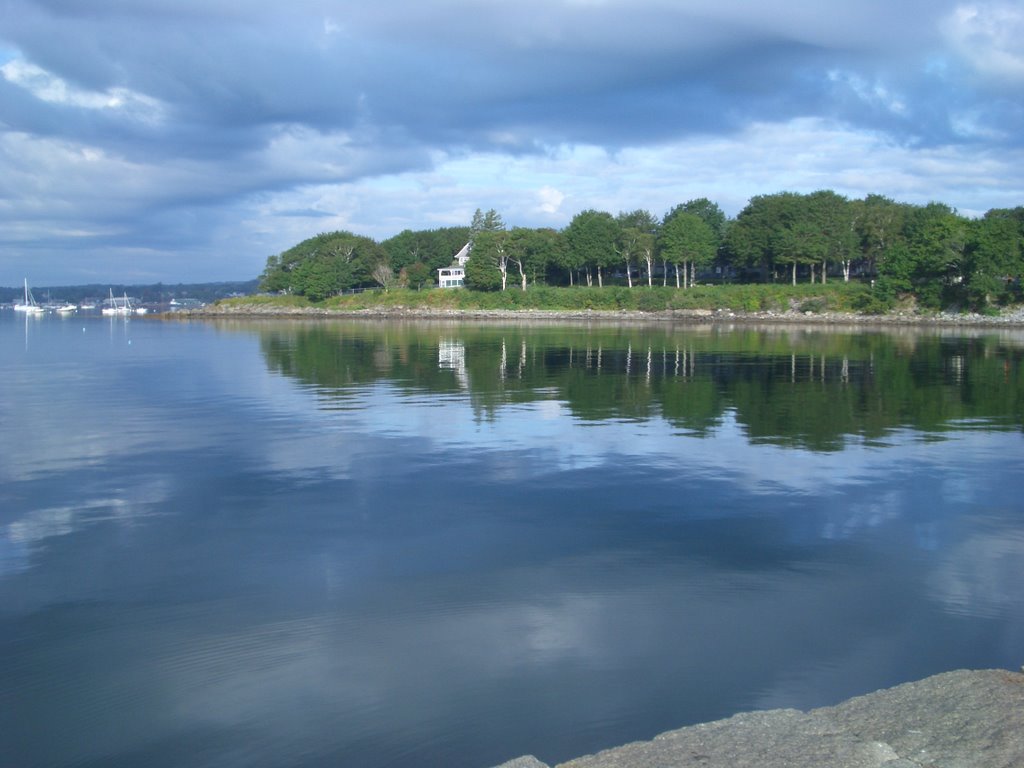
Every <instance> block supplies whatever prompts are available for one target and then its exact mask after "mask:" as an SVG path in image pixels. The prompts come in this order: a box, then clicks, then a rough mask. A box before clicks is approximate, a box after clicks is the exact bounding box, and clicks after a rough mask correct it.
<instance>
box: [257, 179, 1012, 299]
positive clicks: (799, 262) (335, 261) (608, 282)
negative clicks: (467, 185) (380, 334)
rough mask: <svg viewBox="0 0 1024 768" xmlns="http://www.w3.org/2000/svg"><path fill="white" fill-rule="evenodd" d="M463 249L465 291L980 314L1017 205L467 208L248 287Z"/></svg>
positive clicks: (319, 281)
mask: <svg viewBox="0 0 1024 768" xmlns="http://www.w3.org/2000/svg"><path fill="white" fill-rule="evenodd" d="M466 243H469V245H470V248H471V250H470V257H469V261H468V263H466V264H465V284H466V287H467V288H470V289H472V290H474V291H484V292H496V293H506V292H509V291H512V290H513V289H519V290H520V291H521V292H526V291H527V289H528V288H531V287H538V286H542V285H548V286H570V287H577V288H583V287H586V288H593V287H595V286H596V287H598V288H608V287H612V286H625V287H626V288H627V289H632V288H639V287H643V288H646V289H648V290H653V289H654V288H656V287H658V286H661V287H669V286H672V287H674V289H678V290H684V289H685V290H693V289H694V287H695V286H699V285H707V284H721V283H771V284H781V283H783V282H786V283H789V284H790V285H794V286H795V285H797V284H798V283H806V284H811V285H814V284H820V285H824V284H826V283H829V282H842V283H861V284H864V285H868V286H870V287H871V290H869V291H861V292H860V293H859V294H858V296H857V300H856V301H857V306H856V307H854V308H855V309H857V310H859V311H865V312H876V311H877V312H880V311H885V310H888V309H890V308H892V307H893V306H894V305H895V304H896V303H897V302H900V301H907V300H911V301H914V302H916V303H917V304H918V305H919V306H922V307H924V308H928V309H935V308H938V307H940V306H944V305H945V306H949V305H956V306H961V307H970V308H973V309H978V310H982V311H985V310H988V309H990V308H994V307H997V306H999V305H1003V304H1008V303H1015V302H1019V301H1021V299H1022V292H1021V275H1022V273H1024V206H1022V207H1017V208H1014V209H996V210H991V211H989V212H988V213H987V214H986V215H985V216H984V217H983V218H980V219H969V218H967V217H964V216H962V215H960V214H959V213H957V212H956V211H955V210H953V209H952V208H950V207H949V206H947V205H944V204H942V203H929V204H928V205H923V206H919V205H910V204H907V203H899V202H896V201H893V200H890V199H889V198H886V197H882V196H880V195H868V196H867V197H865V198H864V199H862V200H850V199H848V198H846V197H843V196H842V195H839V194H837V193H835V192H833V191H830V190H821V191H818V192H813V193H811V194H806V195H805V194H798V193H795V192H779V193H775V194H771V195H758V196H756V197H753V198H751V200H750V201H749V202H748V204H747V205H746V206H745V207H744V208H743V210H742V211H740V213H739V215H738V216H737V217H736V218H735V219H729V218H727V217H726V216H725V214H724V213H723V212H722V210H721V208H719V206H718V205H717V204H716V203H714V202H712V201H710V200H708V199H707V198H698V199H695V200H690V201H688V202H686V203H683V204H681V205H677V206H675V207H674V208H672V209H671V210H670V211H668V212H667V213H666V214H665V215H664V216H663V217H661V218H660V219H659V218H658V217H656V216H655V215H653V214H652V213H650V212H649V211H645V210H635V211H631V212H621V213H619V214H618V215H617V216H613V215H612V214H611V213H608V212H605V211H597V210H586V211H582V212H580V213H578V214H577V215H576V216H574V217H573V219H572V220H571V221H570V222H569V224H568V225H567V226H566V227H565V228H564V229H563V230H561V231H556V230H553V229H529V228H524V227H512V228H511V229H509V228H507V227H506V225H505V222H504V221H503V220H502V217H501V216H500V214H498V213H497V212H496V211H494V210H490V211H487V212H486V213H485V212H482V211H480V210H477V211H476V213H475V215H474V217H473V221H472V222H471V224H470V226H469V227H452V228H448V229H439V230H428V231H421V232H413V231H411V230H406V231H404V232H401V233H400V234H398V235H396V236H395V237H393V238H390V239H389V240H385V241H384V242H383V243H380V244H377V243H375V242H374V241H373V240H371V239H369V238H366V237H360V236H358V235H354V234H352V233H350V232H333V233H326V234H320V235H317V236H316V237H313V238H310V239H309V240H306V241H304V242H302V243H299V244H298V245H296V246H295V247H293V248H291V249H289V250H287V251H285V252H284V253H282V254H279V255H276V256H271V257H270V258H269V259H268V260H267V266H266V269H265V270H264V272H263V275H262V276H261V279H260V285H261V288H262V290H264V291H268V292H278V293H291V294H296V295H299V296H305V297H306V298H308V299H310V300H312V301H322V300H324V299H326V298H329V297H332V296H337V295H340V294H342V293H345V292H350V291H352V290H357V289H360V288H366V287H373V286H376V285H380V286H382V287H384V288H385V289H387V290H391V289H393V288H403V287H409V288H413V289H416V290H419V289H422V288H426V287H430V286H432V285H434V280H435V277H436V275H437V270H438V269H439V268H442V267H447V266H450V265H451V262H452V258H453V256H454V255H455V254H456V253H457V252H458V251H459V250H460V249H461V248H462V247H463V246H464V245H465V244H466ZM517 302H518V300H514V299H508V300H507V302H506V303H517ZM643 302H646V303H648V304H651V305H659V306H661V305H669V306H671V305H674V304H679V303H685V302H680V300H678V299H675V298H671V297H670V298H660V297H658V296H655V295H653V294H652V295H650V296H649V297H648V298H644V299H639V298H638V299H635V300H629V301H627V302H625V303H627V304H634V303H643Z"/></svg>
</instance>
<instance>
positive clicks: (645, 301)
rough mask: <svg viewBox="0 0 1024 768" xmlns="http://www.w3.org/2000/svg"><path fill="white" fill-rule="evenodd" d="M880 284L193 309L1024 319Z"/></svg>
mask: <svg viewBox="0 0 1024 768" xmlns="http://www.w3.org/2000/svg"><path fill="white" fill-rule="evenodd" d="M872 290H873V289H872V287H871V286H870V285H866V284H861V283H836V284H826V285H820V284H818V285H796V286H792V285H777V284H771V285H766V284H748V285H714V286H694V287H692V288H689V289H687V290H677V289H675V288H671V287H661V286H655V287H651V288H646V287H645V288H632V289H630V288H624V287H618V286H608V287H604V288H597V287H591V288H587V287H573V288H559V287H550V286H536V287H530V288H528V289H527V290H525V291H521V290H511V291H500V292H480V291H468V290H460V289H430V290H422V291H416V290H390V291H384V290H370V291H364V292H361V293H355V294H348V295H344V296H333V297H331V298H328V299H325V300H323V301H319V302H314V301H310V300H309V299H308V298H306V297H303V296H295V295H279V296H248V297H241V298H235V299H225V300H222V301H218V302H217V303H215V304H211V305H209V306H207V307H204V308H202V309H200V310H195V311H193V312H190V313H188V315H190V316H223V315H230V316H245V315H251V316H281V317H289V316H304V317H324V316H338V317H345V316H349V317H356V316H372V317H452V318H459V317H461V318H466V319H482V318H516V317H519V318H538V319H552V320H557V319H578V318H587V319H609V320H628V319H637V320H644V319H647V320H665V319H669V320H679V321H691V322H715V321H730V322H734V321H743V320H751V321H757V322H772V321H776V322H794V321H799V322H832V323H841V322H855V323H871V324H890V323H892V324H946V325H1024V307H1020V306H1017V307H1005V308H1002V309H1001V310H998V311H997V310H994V309H993V310H989V311H988V312H987V313H986V314H975V313H969V312H961V311H958V310H956V309H952V310H951V309H946V310H944V311H942V312H938V311H929V310H922V309H920V308H919V307H918V306H917V305H916V304H915V302H914V301H913V300H912V299H908V300H906V301H904V302H902V303H900V304H899V305H897V306H896V307H894V308H892V309H890V310H888V311H886V312H873V311H872V310H871V308H872V301H871V298H872V295H871V294H872Z"/></svg>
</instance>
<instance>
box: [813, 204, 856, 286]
mask: <svg viewBox="0 0 1024 768" xmlns="http://www.w3.org/2000/svg"><path fill="white" fill-rule="evenodd" d="M807 204H808V206H809V207H810V211H809V213H810V216H811V218H812V220H813V221H814V223H815V225H816V226H817V227H818V228H819V229H820V231H821V236H822V238H823V240H824V242H823V244H822V260H821V282H822V283H826V282H828V265H829V263H830V262H831V263H838V264H840V265H841V267H842V270H843V281H844V282H849V281H850V263H851V262H852V260H853V255H854V252H855V247H856V233H855V232H854V227H853V213H854V212H853V207H852V206H851V205H850V201H849V200H847V199H846V198H845V197H843V196H842V195H839V194H837V193H835V192H833V191H832V190H830V189H824V190H819V191H817V192H812V193H811V194H810V195H808V196H807ZM812 266H813V265H812ZM811 282H812V283H813V282H814V272H813V269H812V271H811Z"/></svg>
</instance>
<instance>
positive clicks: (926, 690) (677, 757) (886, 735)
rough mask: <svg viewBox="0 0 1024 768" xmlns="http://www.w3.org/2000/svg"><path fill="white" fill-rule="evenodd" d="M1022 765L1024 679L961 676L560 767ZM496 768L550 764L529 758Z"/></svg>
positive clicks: (682, 735)
mask: <svg viewBox="0 0 1024 768" xmlns="http://www.w3.org/2000/svg"><path fill="white" fill-rule="evenodd" d="M688 766H700V768H883V766H884V768H1024V674H1021V673H1018V672H1008V671H1006V670H980V671H969V670H959V671H956V672H947V673H945V674H941V675H936V676H934V677H929V678H927V679H925V680H920V681H918V682H914V683H905V684H904V685H899V686H896V687H895V688H889V689H886V690H882V691H876V692H875V693H870V694H868V695H866V696H858V697H857V698H854V699H850V700H849V701H846V702H844V703H842V704H839V705H837V706H834V707H823V708H821V709H813V710H811V711H810V712H800V711H798V710H795V709H775V710H769V711H765V712H748V713H744V714H740V715H736V716H735V717H730V718H729V719H727V720H719V721H716V722H713V723H704V724H702V725H694V726H690V727H688V728H681V729H679V730H677V731H669V732H667V733H663V734H661V735H660V736H656V737H655V738H654V739H653V740H652V741H643V742H636V743H633V744H627V745H625V746H622V747H616V748H615V749H609V750H606V751H604V752H600V753H598V754H596V755H589V756H587V757H581V758H578V759H576V760H571V761H569V762H568V763H562V764H561V765H560V766H558V768H684V767H688ZM500 768H547V767H546V766H545V765H544V763H541V762H540V761H539V760H537V759H536V758H533V757H524V758H518V759H517V760H513V761H511V762H509V763H505V764H504V765H503V766H500Z"/></svg>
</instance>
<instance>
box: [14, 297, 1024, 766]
mask: <svg viewBox="0 0 1024 768" xmlns="http://www.w3.org/2000/svg"><path fill="white" fill-rule="evenodd" d="M0 353H2V358H3V360H4V361H5V364H4V384H3V389H2V392H3V395H2V397H0V653H2V657H3V659H4V664H3V665H0V765H5V766H6V765H12V766H33V765H40V766H43V765H45V766H138V765H147V766H190V767H191V766H206V765H209V766H268V767H270V766H275V767H277V766H339V765H345V766H348V765H351V766H367V767H370V768H372V767H374V766H391V767H404V766H422V765H425V764H439V765H441V764H443V765H449V766H454V767H455V768H458V767H460V766H464V767H465V768H484V767H485V766H487V765H493V764H496V763H500V762H502V761H504V760H506V759H509V758H511V757H513V756H515V755H518V754H523V753H533V754H535V755H537V756H538V757H540V758H541V759H542V760H544V761H546V762H550V763H554V762H557V761H559V760H564V759H568V758H570V757H573V756H577V755H580V754H584V753H587V752H593V751H596V750H598V749H601V748H605V747H608V746H612V745H615V744H619V743H623V742H626V741H629V740H634V739H640V738H650V737H651V736H653V735H654V734H656V733H658V732H659V731H662V730H666V729H669V728H674V727H679V726H682V725H685V724H688V723H693V722H699V721H706V720H710V719H714V718H719V717H723V716H726V715H729V714H732V713H734V712H736V711H739V710H746V709H752V708H763V707H782V706H792V707H798V708H808V707H813V706H818V705H822V704H829V703H833V702H835V701H838V700H840V699H842V698H845V697H847V696H850V695H854V694H859V693H864V692H867V691H870V690H874V689H876V688H878V687H881V686H886V685H892V684H896V683H899V682H902V681H906V680H910V679H915V678H919V677H922V676H924V675H928V674H932V673H935V672H940V671H945V670H948V669H953V668H957V667H965V666H966V667H992V666H1002V667H1012V668H1016V667H1017V666H1019V665H1020V663H1021V662H1022V661H1024V659H1022V654H1024V596H1022V594H1024V593H1022V592H1021V590H1020V584H1021V580H1022V577H1024V504H1022V502H1021V497H1020V489H1021V487H1022V480H1024V462H1022V458H1024V440H1022V424H1024V376H1022V361H1024V341H1022V338H1021V336H1020V335H1019V334H1016V333H1012V332H1002V333H978V334H966V333H952V332H942V333H939V332H928V333H924V332H907V331H902V332H899V333H884V332H878V331H875V332H872V333H852V332H846V333H841V332H834V333H825V332H822V331H820V330H814V329H796V328H782V329H775V330H772V329H751V328H740V329H734V330H729V329H717V330H714V329H710V328H695V327H665V326H655V327H652V328H642V327H622V328H619V327H605V326H597V327H592V328H591V327H586V326H572V325H555V326H550V325H549V326H544V325H529V324H522V325H519V324H508V325H471V324H470V325H466V324H463V325H458V324H446V323H382V322H351V321H350V322H343V321H337V322H333V321H325V322H315V323H313V322H253V323H247V322H225V323H188V322H162V321H159V320H150V319H146V320H139V319H131V320H129V321H127V322H125V321H124V320H120V319H116V320H113V321H112V320H110V319H108V318H102V319H101V318H83V317H71V318H66V319H61V318H56V317H44V318H41V319H35V318H29V319H27V322H26V318H23V317H12V313H11V312H4V313H2V314H0Z"/></svg>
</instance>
